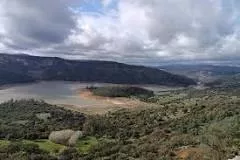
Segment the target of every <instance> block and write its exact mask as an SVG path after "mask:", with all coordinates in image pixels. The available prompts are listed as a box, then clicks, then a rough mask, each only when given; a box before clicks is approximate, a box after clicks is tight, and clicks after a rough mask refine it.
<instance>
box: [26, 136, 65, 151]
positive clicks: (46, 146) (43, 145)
mask: <svg viewBox="0 0 240 160" xmlns="http://www.w3.org/2000/svg"><path fill="white" fill-rule="evenodd" d="M22 142H23V143H25V144H35V145H38V146H39V148H40V149H41V150H44V151H46V152H48V153H50V154H52V155H56V154H57V153H60V152H61V151H63V150H64V148H66V146H64V145H61V144H56V143H53V142H51V141H49V140H44V139H41V140H34V141H30V140H23V141H22Z"/></svg>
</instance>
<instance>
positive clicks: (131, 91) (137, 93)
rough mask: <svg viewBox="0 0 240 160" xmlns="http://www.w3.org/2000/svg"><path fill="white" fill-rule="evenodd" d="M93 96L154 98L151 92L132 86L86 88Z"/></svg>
mask: <svg viewBox="0 0 240 160" xmlns="http://www.w3.org/2000/svg"><path fill="white" fill-rule="evenodd" d="M87 89H89V90H90V91H91V92H92V93H93V94H94V95H96V96H102V97H128V98H130V97H138V98H149V97H152V96H154V93H153V91H150V90H147V89H144V88H140V87H133V86H112V87H88V88H87Z"/></svg>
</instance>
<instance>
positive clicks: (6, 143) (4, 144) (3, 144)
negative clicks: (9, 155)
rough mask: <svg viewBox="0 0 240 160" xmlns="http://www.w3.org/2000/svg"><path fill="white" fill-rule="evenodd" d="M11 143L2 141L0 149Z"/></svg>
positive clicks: (0, 141)
mask: <svg viewBox="0 0 240 160" xmlns="http://www.w3.org/2000/svg"><path fill="white" fill-rule="evenodd" d="M9 144H10V142H9V141H8V140H0V147H5V146H8V145H9Z"/></svg>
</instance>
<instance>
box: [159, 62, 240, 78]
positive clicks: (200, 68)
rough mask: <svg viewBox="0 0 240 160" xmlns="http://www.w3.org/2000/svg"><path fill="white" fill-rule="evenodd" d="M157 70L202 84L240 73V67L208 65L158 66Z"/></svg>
mask: <svg viewBox="0 0 240 160" xmlns="http://www.w3.org/2000/svg"><path fill="white" fill-rule="evenodd" d="M157 68H158V69H162V70H165V71H167V72H170V73H173V74H181V75H185V76H187V77H189V78H193V79H196V80H198V81H201V82H209V81H212V80H216V79H218V78H222V77H225V76H233V75H236V74H239V73H240V67H237V66H220V65H206V64H196V65H194V64H191V65H183V64H179V65H178V64H175V65H165V66H158V67H157Z"/></svg>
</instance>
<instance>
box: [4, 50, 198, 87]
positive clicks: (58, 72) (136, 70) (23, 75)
mask: <svg viewBox="0 0 240 160" xmlns="http://www.w3.org/2000/svg"><path fill="white" fill-rule="evenodd" d="M39 80H45V81H53V80H63V81H80V82H105V83H118V84H159V85H168V86H188V85H194V84H195V82H194V81H193V80H192V79H190V78H186V77H184V76H179V75H173V74H170V73H168V72H165V71H162V70H159V69H156V68H149V67H143V66H133V65H126V64H122V63H117V62H107V61H78V60H75V61H71V60H64V59H61V58H54V57H53V58H51V57H35V56H28V55H8V54H0V84H9V83H22V82H31V81H39Z"/></svg>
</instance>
